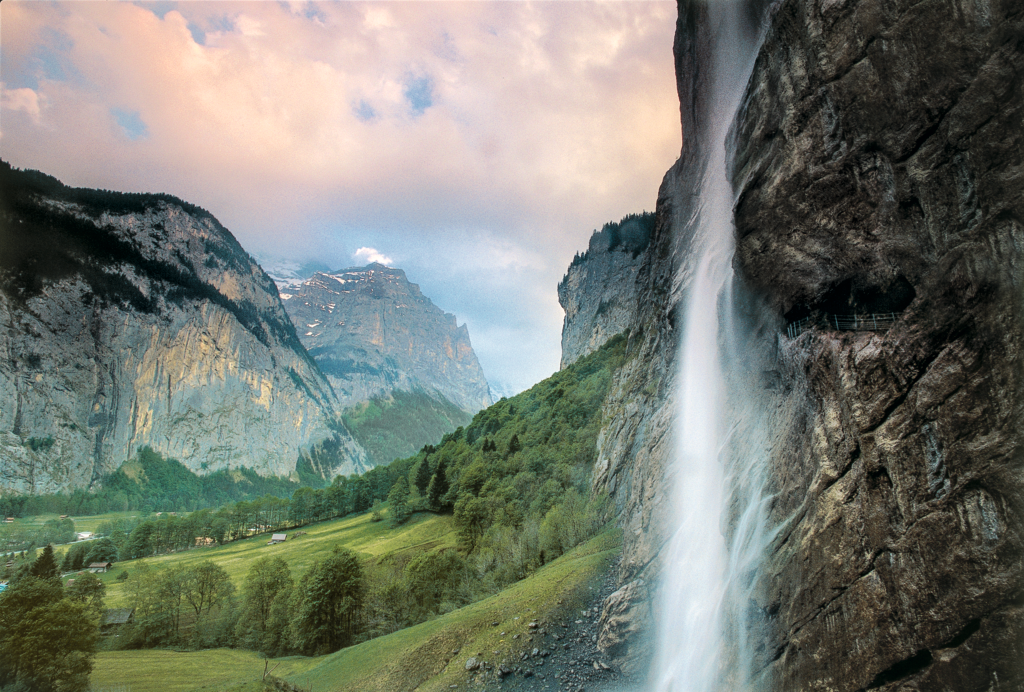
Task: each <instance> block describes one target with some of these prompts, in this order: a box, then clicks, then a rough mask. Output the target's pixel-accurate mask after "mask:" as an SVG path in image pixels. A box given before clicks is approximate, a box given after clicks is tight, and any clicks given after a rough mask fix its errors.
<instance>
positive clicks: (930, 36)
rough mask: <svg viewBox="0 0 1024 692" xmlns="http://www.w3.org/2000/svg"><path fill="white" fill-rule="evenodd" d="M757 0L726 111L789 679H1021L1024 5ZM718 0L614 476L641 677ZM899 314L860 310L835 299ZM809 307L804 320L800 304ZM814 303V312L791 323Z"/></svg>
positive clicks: (704, 43)
mask: <svg viewBox="0 0 1024 692" xmlns="http://www.w3.org/2000/svg"><path fill="white" fill-rule="evenodd" d="M768 11H769V10H768V9H767V7H766V3H751V4H750V12H749V15H750V17H751V18H752V19H755V20H756V18H758V17H759V16H764V17H765V20H766V21H767V22H768V29H767V33H766V36H765V40H764V43H763V45H762V47H761V50H760V54H759V56H758V59H757V62H756V65H755V67H754V72H753V76H752V78H751V81H750V83H749V85H748V89H747V93H746V97H745V100H744V103H743V107H742V108H741V111H740V113H739V114H738V116H737V120H736V122H735V123H734V131H733V137H734V142H735V155H734V162H733V168H732V171H733V173H732V175H733V184H734V191H735V194H736V200H737V201H736V209H735V211H736V225H737V251H736V259H735V262H734V264H735V268H736V271H737V281H738V282H739V284H740V287H741V289H742V290H743V291H745V293H746V294H748V295H749V296H751V301H752V303H753V304H754V305H755V306H757V308H756V312H757V313H758V316H759V318H760V319H761V321H762V322H761V323H762V325H763V327H762V329H761V331H760V332H759V333H758V335H757V338H758V340H759V341H760V346H761V347H762V348H763V350H764V351H765V352H766V353H768V354H769V356H768V357H769V359H770V360H771V361H773V363H772V365H771V367H768V368H766V369H765V372H764V374H763V377H762V381H761V383H760V388H759V390H758V392H757V394H756V396H757V397H759V398H760V400H761V402H762V406H763V407H764V409H765V410H766V411H770V412H771V415H770V416H767V419H768V420H769V421H770V423H771V425H770V430H769V431H768V432H769V433H770V435H769V439H770V454H769V460H768V463H769V465H770V469H771V473H770V476H771V478H772V487H771V489H770V490H771V492H772V493H773V498H774V499H773V502H772V505H771V510H770V514H771V521H772V524H773V527H775V528H778V529H779V536H778V538H777V540H776V542H775V543H774V544H773V545H772V546H771V549H770V551H769V555H768V556H767V557H768V561H767V565H766V566H765V568H764V569H763V570H762V573H761V574H760V576H759V581H758V589H757V593H758V596H757V600H756V602H755V603H753V604H751V607H752V608H756V609H757V610H758V611H759V612H761V613H763V614H765V616H766V617H767V620H768V633H767V635H766V636H767V640H766V645H765V648H764V650H762V651H761V654H760V658H759V660H758V661H757V662H755V666H756V670H757V674H758V675H759V678H758V679H759V681H760V683H762V684H763V685H764V688H765V689H774V690H798V689H799V690H835V691H845V690H850V691H854V690H862V689H882V690H937V689H949V690H979V691H980V690H988V689H1006V690H1018V689H1021V688H1022V686H1024V677H1022V676H1024V669H1022V666H1021V665H1020V661H1021V658H1022V633H1024V612H1022V606H1021V602H1022V595H1024V574H1022V547H1024V546H1022V543H1024V538H1022V528H1024V525H1022V519H1021V517H1022V511H1024V496H1022V482H1024V468H1022V466H1024V445H1022V435H1024V390H1022V378H1024V367H1022V366H1024V364H1022V361H1021V358H1022V353H1024V339H1022V332H1024V293H1022V291H1024V289H1022V287H1021V286H1022V281H1024V271H1022V264H1021V258H1022V252H1024V195H1022V194H1021V191H1022V190H1024V171H1022V169H1021V161H1022V160H1024V128H1022V127H1021V123H1022V122H1024V99H1022V81H1021V74H1022V71H1024V70H1022V68H1024V24H1022V22H1024V11H1022V9H1021V8H1020V7H1019V4H1018V3H1011V2H979V3H956V2H951V3H936V2H917V3H910V2H907V3H875V2H868V1H859V2H858V1H856V0H848V1H846V2H824V3H817V2H808V1H806V0H783V1H782V2H779V3H774V4H773V6H772V8H771V13H770V14H767V12H768ZM708 41H709V32H708V31H707V27H706V17H705V10H704V6H703V5H702V4H701V3H690V2H680V4H679V21H678V24H677V35H676V44H675V56H676V70H677V78H678V85H679V93H680V101H681V115H682V124H683V151H682V156H681V158H680V160H679V161H678V162H677V163H676V165H675V166H673V168H672V169H671V170H670V171H669V172H668V174H667V175H666V177H665V180H664V182H663V184H662V188H661V191H660V194H659V202H658V209H657V224H656V227H655V232H654V234H653V236H652V240H651V244H650V246H649V247H648V249H647V250H646V252H645V253H644V256H643V258H642V262H641V268H640V270H639V274H638V300H637V317H636V319H635V320H634V322H633V323H632V324H631V337H630V339H631V343H630V347H631V349H632V352H633V353H635V354H636V357H635V358H634V359H633V360H632V361H631V362H630V364H628V365H627V367H626V368H625V369H624V370H623V371H622V372H621V373H620V376H619V378H618V380H617V383H616V387H617V388H616V391H615V394H614V396H613V400H612V401H611V402H610V403H609V408H608V413H609V415H610V423H609V425H608V426H607V428H606V430H605V432H604V434H603V436H602V438H601V441H600V451H599V459H598V463H597V468H596V473H595V479H596V480H595V483H596V485H597V487H599V488H605V489H607V490H609V492H611V493H612V495H613V496H614V498H615V500H616V503H617V506H618V507H619V509H620V512H621V516H622V525H623V527H624V529H625V532H624V541H625V544H624V554H623V560H622V567H621V573H620V575H619V576H620V579H621V581H622V583H623V588H622V589H621V590H620V591H619V592H618V593H617V594H616V595H615V596H613V597H612V598H611V599H609V601H608V603H607V607H606V609H605V613H604V615H603V623H604V629H603V633H602V635H601V644H602V647H603V648H604V649H605V651H606V652H607V653H608V654H609V655H611V656H613V657H615V659H616V661H617V662H618V663H619V664H620V665H621V666H623V667H624V668H625V669H627V670H629V671H632V672H635V673H638V674H642V673H643V671H644V669H645V666H646V656H647V655H648V654H649V648H648V647H646V646H645V645H644V641H643V637H642V636H641V635H640V634H638V633H639V632H643V631H647V632H650V627H649V626H650V622H651V613H650V610H649V605H648V604H649V598H650V595H651V585H652V584H655V583H656V582H657V576H658V573H659V570H660V567H661V566H660V564H659V560H658V556H659V551H660V550H661V548H662V546H663V545H664V544H665V542H666V541H667V539H668V535H667V531H666V528H667V526H668V524H667V522H666V521H665V518H666V514H667V513H666V507H665V488H664V484H665V480H666V476H667V473H666V472H667V460H668V457H669V455H670V451H671V439H670V437H671V430H672V412H673V411H674V401H673V390H674V386H675V382H674V379H675V362H674V361H675V351H676V346H677V340H678V330H677V324H676V323H677V322H678V321H679V319H678V315H677V312H676V311H677V308H678V306H679V305H680V304H681V298H682V296H684V295H685V293H686V290H687V286H688V282H689V277H690V267H689V266H688V264H687V258H688V249H689V248H688V242H689V238H690V235H691V231H690V229H689V227H688V220H689V219H690V218H691V217H692V211H693V209H694V204H695V199H694V196H695V194H696V191H697V179H696V174H697V172H698V171H699V170H700V168H701V162H702V157H703V153H702V152H701V151H700V145H699V142H700V139H701V138H700V136H699V133H700V131H701V128H702V127H704V126H705V125H706V123H707V113H708V104H707V103H706V102H705V99H706V95H707V93H708V89H707V84H706V79H707V70H706V67H707V65H706V59H707V58H706V56H707V54H708V51H707V48H708ZM879 312H885V313H888V314H889V315H890V316H891V320H892V322H893V323H892V325H891V328H890V327H889V325H886V329H885V330H878V331H841V330H838V329H835V328H830V327H828V326H827V324H828V323H827V321H826V320H825V319H823V318H824V317H825V316H826V315H828V314H832V315H835V314H837V313H843V314H844V315H847V316H849V315H864V314H873V313H879ZM805 319H806V320H807V321H806V322H805V321H804V320H805ZM796 324H799V325H800V326H799V328H798V329H793V330H787V327H789V326H791V325H796Z"/></svg>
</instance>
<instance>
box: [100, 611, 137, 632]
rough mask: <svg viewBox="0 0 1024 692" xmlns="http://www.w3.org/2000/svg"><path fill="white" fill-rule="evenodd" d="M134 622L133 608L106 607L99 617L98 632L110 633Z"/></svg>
mask: <svg viewBox="0 0 1024 692" xmlns="http://www.w3.org/2000/svg"><path fill="white" fill-rule="evenodd" d="M133 622H135V609H134V608H107V609H106V610H104V611H103V617H101V618H100V633H101V634H111V633H113V632H114V631H115V630H118V629H120V628H121V627H122V626H124V625H130V624H132V623H133Z"/></svg>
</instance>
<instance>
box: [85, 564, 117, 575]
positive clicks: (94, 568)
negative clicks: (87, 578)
mask: <svg viewBox="0 0 1024 692" xmlns="http://www.w3.org/2000/svg"><path fill="white" fill-rule="evenodd" d="M113 566H114V563H113V562H93V563H90V564H89V567H88V569H89V571H90V572H92V573H93V574H98V573H100V572H106V571H108V570H110V568H111V567H113Z"/></svg>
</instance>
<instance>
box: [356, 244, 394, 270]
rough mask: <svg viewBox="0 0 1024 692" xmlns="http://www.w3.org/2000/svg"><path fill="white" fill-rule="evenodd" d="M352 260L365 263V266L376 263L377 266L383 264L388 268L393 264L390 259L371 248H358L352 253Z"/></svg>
mask: <svg viewBox="0 0 1024 692" xmlns="http://www.w3.org/2000/svg"><path fill="white" fill-rule="evenodd" d="M352 258H353V259H355V260H357V261H359V262H366V263H367V264H372V263H373V262H377V263H379V264H385V265H387V266H389V267H390V266H391V265H392V264H394V263H395V261H394V260H393V259H391V258H390V257H388V256H387V255H385V254H382V253H380V252H377V250H376V249H375V248H372V247H361V248H359V249H358V250H356V251H355V252H353V253H352Z"/></svg>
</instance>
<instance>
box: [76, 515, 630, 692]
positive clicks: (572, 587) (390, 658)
mask: <svg viewBox="0 0 1024 692" xmlns="http://www.w3.org/2000/svg"><path fill="white" fill-rule="evenodd" d="M446 520H447V518H446V517H426V516H424V517H421V516H417V517H414V520H413V523H414V525H413V526H409V527H408V530H406V531H401V530H399V531H392V532H389V531H387V530H386V529H385V530H378V529H377V527H379V526H381V524H380V523H378V524H373V523H371V522H369V519H368V517H365V516H364V517H355V518H352V519H344V520H340V521H335V522H327V523H325V524H323V525H321V526H319V527H313V528H314V529H319V531H318V532H317V533H316V534H314V533H313V531H310V532H309V534H307V536H303V537H300V540H299V541H297V542H296V543H295V547H294V548H293V550H295V552H294V553H293V554H294V556H295V557H294V558H289V557H288V556H286V555H284V554H283V553H282V557H284V558H285V560H288V561H289V564H291V561H292V559H295V560H296V562H297V563H298V561H299V560H301V559H306V560H307V563H306V564H308V560H309V559H310V558H309V556H312V555H315V553H316V552H317V551H318V550H325V549H327V548H328V546H330V545H333V544H334V543H335V542H341V541H342V538H343V537H348V538H351V539H352V540H353V541H354V544H348V547H350V548H352V549H353V550H358V551H359V552H360V554H362V555H364V556H367V557H368V558H373V557H379V556H383V555H386V554H394V553H395V552H396V551H401V550H425V549H427V547H426V546H428V545H429V546H432V545H441V544H443V543H442V541H443V540H450V535H451V528H450V526H447V527H446V526H445V525H444V522H445V521H446ZM436 529H441V530H444V531H445V533H443V534H440V536H441V537H440V538H438V537H437V536H436V535H435V534H433V530H436ZM388 533H393V534H394V535H392V536H387V535H385V534H388ZM314 536H317V537H319V538H316V537H314ZM303 538H309V540H306V541H304V542H303V541H302V540H301V539H303ZM420 539H425V540H420ZM620 540H621V537H620V533H619V532H618V531H617V530H607V531H605V532H603V533H601V534H599V535H598V536H596V537H594V538H592V539H591V540H589V541H587V542H586V543H584V544H582V545H579V546H577V547H576V548H574V549H572V550H570V551H569V552H568V553H566V554H565V555H563V556H561V557H559V558H558V559H556V560H554V561H552V562H550V563H548V564H547V565H545V566H544V567H541V568H540V569H539V570H537V571H536V572H535V573H533V574H532V575H530V576H529V577H527V578H526V579H524V580H522V581H520V582H517V583H515V584H513V585H512V586H510V587H508V588H506V589H505V590H503V591H501V592H500V593H498V594H495V595H494V596H491V597H489V598H485V599H483V600H481V601H478V602H476V603H473V604H470V605H468V606H465V607H463V608H460V609H458V610H454V611H452V612H449V613H446V614H444V615H440V616H438V617H435V618H433V619H431V620H428V621H427V622H423V623H420V624H418V625H415V626H413V627H408V628H405V629H402V630H399V631H398V632H395V633H393V634H389V635H387V636H383V637H378V638H376V639H371V640H369V641H366V642H363V643H361V644H357V645H355V646H351V647H348V648H345V649H342V650H341V651H337V652H335V653H333V654H328V655H326V656H319V657H302V656H289V657H286V658H281V659H272V660H271V661H270V662H269V668H270V670H271V671H272V672H273V675H274V676H276V677H280V678H283V679H285V680H288V681H289V682H291V683H293V684H296V685H299V686H301V687H302V688H304V689H312V690H316V691H317V692H322V691H324V690H360V691H361V692H364V691H365V692H402V691H405V690H413V689H415V690H421V691H422V692H433V691H440V690H446V689H449V688H450V687H451V686H452V685H458V686H459V688H463V687H464V686H465V684H466V683H467V682H468V678H469V676H470V675H471V673H467V672H466V670H465V668H464V666H463V663H464V662H465V660H466V659H467V658H468V657H470V656H478V657H482V658H483V659H484V660H486V661H488V662H489V663H493V664H500V663H502V662H512V661H514V660H515V659H516V658H517V656H518V653H519V652H520V651H522V650H523V649H525V648H528V647H531V646H533V644H532V643H530V642H529V640H527V639H526V635H528V627H527V625H528V623H529V622H530V621H531V620H534V619H539V620H551V619H554V618H557V617H559V615H560V614H561V613H562V612H567V611H572V610H576V609H577V608H579V607H580V606H581V605H584V604H587V603H589V600H590V598H591V595H592V589H593V588H595V586H596V584H597V583H599V580H600V578H601V577H602V575H604V574H605V573H606V572H607V570H608V567H609V564H610V562H611V561H612V560H613V559H614V557H615V556H616V554H617V553H618V550H619V544H620ZM290 541H291V539H289V542H290ZM417 541H419V542H417ZM262 542H263V544H264V547H266V548H268V549H269V548H275V549H276V548H284V547H285V546H287V543H286V544H283V545H278V546H266V545H265V544H266V540H265V538H264V540H263V541H262ZM246 543H252V544H253V545H251V546H249V547H248V548H246V549H243V550H240V551H239V552H238V553H233V554H231V555H230V557H229V556H228V554H227V553H226V552H225V551H227V550H229V549H231V548H235V547H236V546H234V545H229V546H225V547H223V548H219V549H210V550H195V551H190V554H191V553H196V554H200V555H201V554H203V553H205V554H206V555H207V556H213V555H214V553H217V555H220V556H224V557H225V558H226V559H228V560H233V561H234V567H229V566H228V565H227V564H226V563H225V565H224V566H225V568H226V569H228V570H229V572H231V574H232V576H233V577H234V578H238V575H242V574H244V572H245V569H246V568H245V567H244V565H245V564H247V561H248V560H253V559H255V558H256V557H258V556H259V555H260V554H266V553H265V552H263V553H260V550H259V548H258V546H257V545H255V544H256V543H257V541H256V540H255V539H253V540H251V541H246ZM303 543H304V544H303ZM300 544H303V545H300ZM246 551H249V552H248V554H247V552H246ZM186 557H187V556H185V555H182V556H168V558H161V559H174V558H177V559H185V558H186ZM197 559H206V558H205V557H203V558H197ZM214 559H216V560H217V562H218V563H220V562H221V560H220V557H215V558H214ZM151 562H154V563H156V562H158V560H151ZM492 623H498V624H497V625H494V624H492ZM515 634H520V635H524V636H523V637H521V638H520V639H519V640H513V639H512V636H513V635H515ZM455 651H458V652H459V653H458V654H455V653H454V652H455ZM494 651H497V652H498V654H497V655H495V654H494V653H493V652H494ZM265 665H266V662H265V661H264V659H263V658H261V657H260V656H258V655H257V654H255V653H253V652H250V651H243V650H234V649H211V650H205V651H195V652H176V651H168V650H145V651H116V652H101V653H99V654H98V655H97V657H96V662H95V667H94V669H93V674H92V678H91V684H92V689H93V690H94V691H95V692H103V691H104V690H109V691H110V692H115V691H119V690H123V689H130V690H131V692H150V691H152V692H163V691H165V690H166V691H169V692H193V691H199V690H204V691H207V690H237V691H238V692H241V691H242V690H249V689H256V690H258V689H260V687H259V685H258V683H259V680H260V679H261V677H262V675H263V671H264V666H265Z"/></svg>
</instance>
